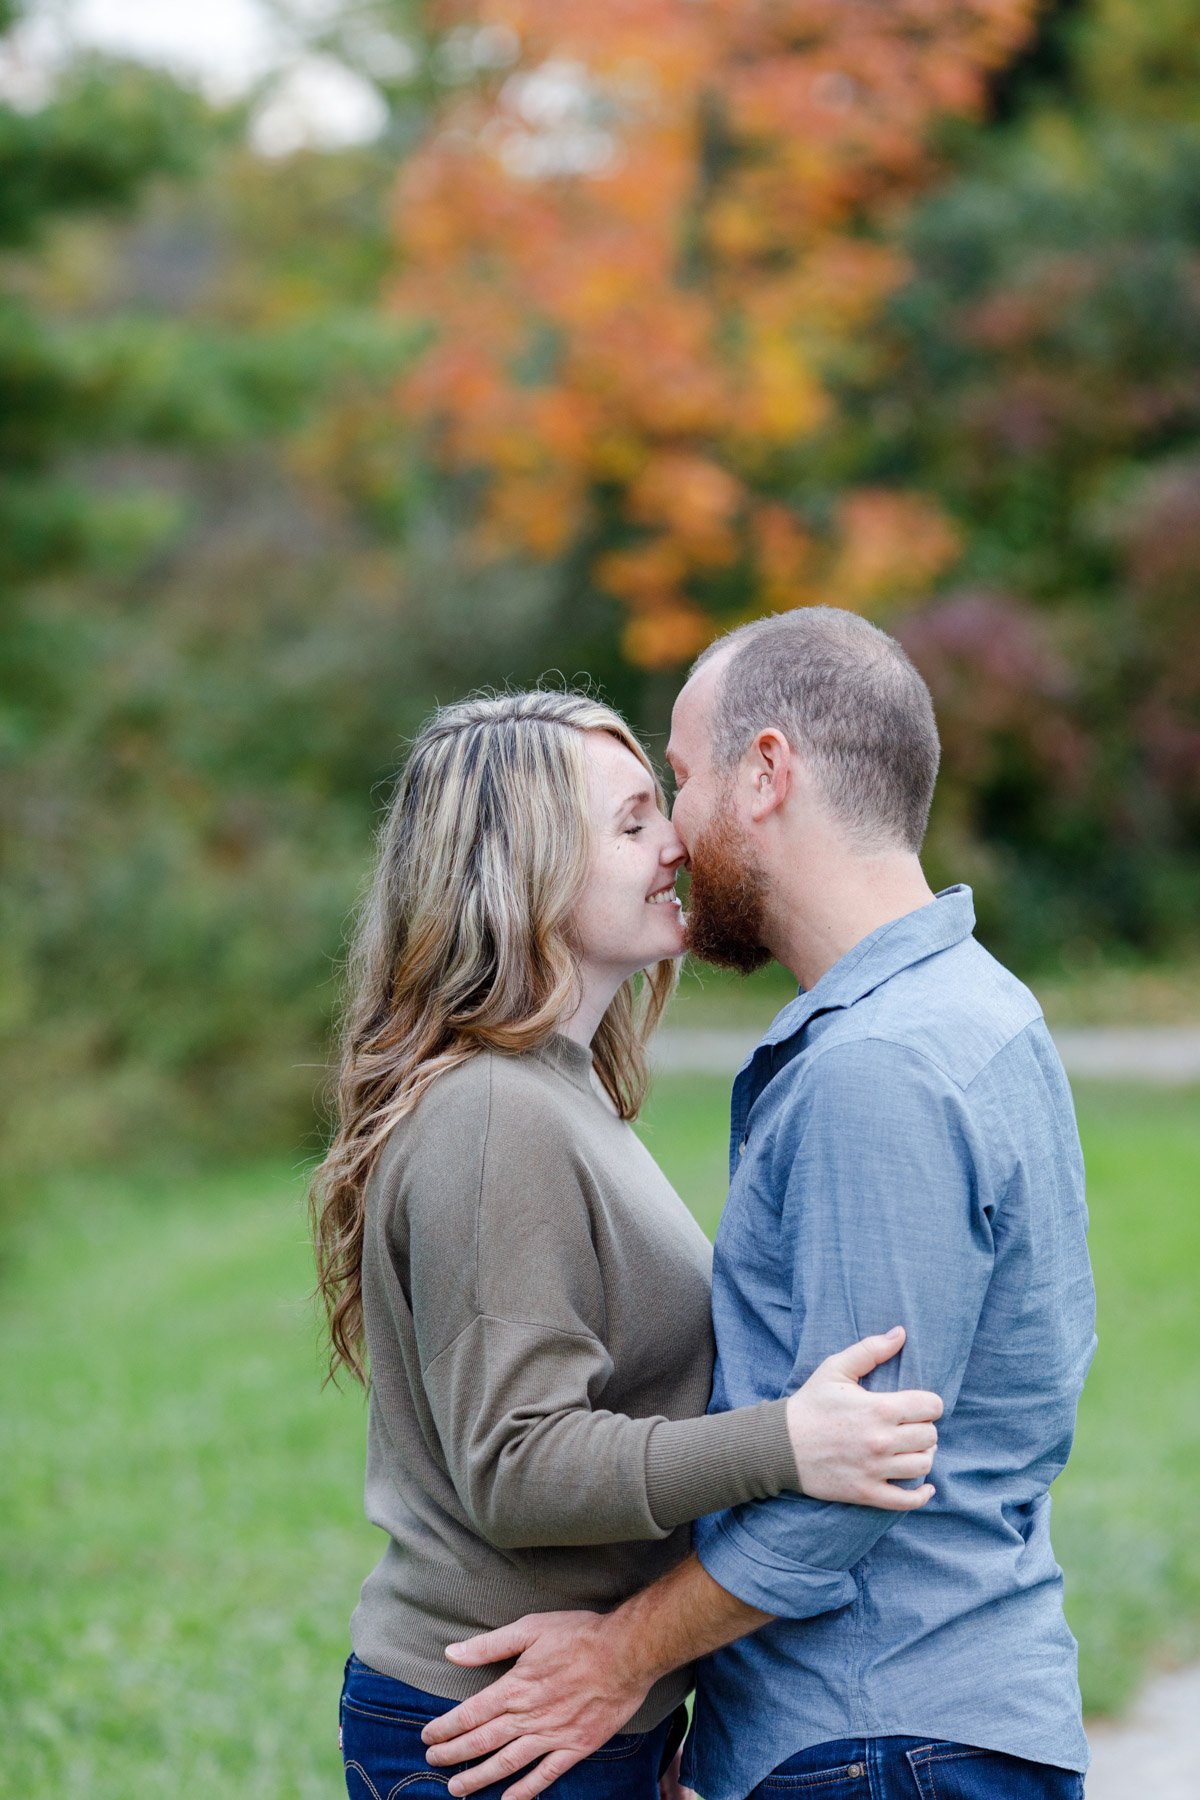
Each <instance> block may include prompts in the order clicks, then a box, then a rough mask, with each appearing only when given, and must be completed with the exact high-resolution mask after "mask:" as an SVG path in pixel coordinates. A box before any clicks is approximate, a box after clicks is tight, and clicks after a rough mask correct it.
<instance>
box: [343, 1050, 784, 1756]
mask: <svg viewBox="0 0 1200 1800" xmlns="http://www.w3.org/2000/svg"><path fill="white" fill-rule="evenodd" d="M710 1274H711V1253H710V1251H709V1246H708V1242H707V1240H706V1239H705V1237H704V1235H703V1233H702V1232H701V1231H700V1229H699V1227H698V1226H697V1225H696V1224H695V1222H694V1221H693V1219H692V1217H691V1215H690V1214H689V1213H688V1211H687V1209H686V1207H685V1206H684V1205H683V1202H682V1201H681V1200H680V1199H679V1197H678V1195H677V1194H676V1193H675V1192H674V1190H673V1189H672V1188H671V1186H670V1184H669V1183H668V1182H667V1180H666V1179H665V1177H664V1176H663V1174H662V1173H661V1171H660V1170H659V1168H658V1166H657V1164H656V1163H655V1162H654V1160H653V1158H652V1157H651V1156H650V1155H649V1153H648V1152H647V1151H646V1149H645V1148H644V1147H643V1145H642V1144H641V1142H640V1140H639V1139H638V1137H637V1136H636V1134H635V1133H634V1132H633V1131H632V1129H631V1128H630V1127H629V1126H628V1125H627V1124H625V1123H624V1122H623V1121H622V1120H620V1119H618V1118H617V1117H616V1115H615V1114H614V1112H613V1111H612V1109H611V1108H610V1107H609V1105H608V1104H607V1102H606V1101H605V1100H604V1099H603V1098H602V1097H601V1096H600V1094H599V1093H598V1092H597V1090H596V1088H595V1086H594V1085H593V1076H592V1061H591V1055H590V1052H588V1051H587V1050H585V1049H583V1048H582V1047H581V1046H579V1045H577V1044H575V1043H573V1042H571V1041H570V1040H569V1039H567V1038H564V1037H558V1036H556V1037H553V1038H551V1039H550V1040H549V1042H548V1043H547V1044H545V1045H544V1046H542V1047H541V1048H539V1049H538V1050H536V1051H533V1052H530V1053H529V1054H527V1055H523V1056H502V1055H497V1054H484V1055H480V1056H477V1057H475V1058H473V1059H472V1060H471V1061H469V1062H467V1063H465V1064H463V1065H461V1066H460V1067H459V1068H457V1069H453V1070H451V1071H450V1072H449V1073H448V1074H445V1075H442V1076H440V1077H439V1078H438V1079H437V1080H436V1081H435V1082H434V1084H433V1086H432V1087H431V1088H430V1089H429V1091H428V1092H427V1093H426V1094H425V1096H424V1097H423V1098H422V1099H421V1101H420V1102H419V1104H418V1105H417V1107H416V1108H415V1109H414V1111H413V1112H412V1113H411V1114H410V1115H409V1116H408V1117H407V1118H405V1119H403V1120H402V1121H401V1122H400V1123H399V1124H398V1125H397V1126H396V1128H395V1130H394V1132H393V1133H392V1136H391V1138H390V1139H389V1140H388V1143H387V1144H386V1146H385V1148H384V1150H383V1152H382V1154H381V1156H380V1159H379V1162H378V1164H377V1166H376V1168H375V1171H374V1174H373V1176H372V1178H371V1181H370V1184H369V1188H368V1193H367V1221H366V1237H365V1242H364V1245H363V1308H364V1312H365V1315H366V1333H367V1349H368V1354H369V1357H370V1364H371V1396H370V1409H369V1417H368V1432H367V1481H366V1508H367V1516H368V1517H369V1518H370V1519H371V1520H372V1521H373V1522H374V1523H375V1524H376V1525H379V1526H380V1527H381V1528H382V1529H383V1530H384V1531H386V1532H387V1534H388V1538H389V1543H388V1547H387V1550H386V1551H385V1553H384V1555H383V1558H382V1560H381V1561H380V1562H379V1564H378V1565H377V1566H376V1568H375V1569H374V1570H373V1571H372V1572H371V1574H370V1575H369V1576H368V1577H367V1580H366V1582H365V1583H364V1585H363V1590H362V1599H361V1601H360V1603H359V1606H358V1608H357V1610H356V1612H355V1614H354V1618H353V1621H352V1623H351V1637H352V1641H353V1644H354V1649H355V1652H356V1654H357V1655H358V1656H359V1657H361V1659H362V1660H363V1662H365V1663H368V1664H369V1665H370V1666H371V1667H372V1668H374V1669H378V1670H379V1671H380V1672H381V1673H382V1674H385V1675H392V1676H395V1677H397V1678H398V1679H399V1680H401V1681H406V1682H408V1683H409V1684H410V1685H411V1686H413V1687H419V1688H423V1689H425V1690H426V1691H427V1692H429V1693H434V1694H439V1695H442V1696H444V1697H446V1698H449V1699H465V1698H466V1697H467V1696H468V1695H469V1694H472V1693H475V1692H477V1691H478V1690H479V1689H480V1688H482V1687H485V1686H486V1685H487V1684H488V1682H489V1681H491V1680H493V1679H494V1678H495V1676H496V1675H497V1674H498V1673H499V1672H500V1669H499V1668H497V1667H493V1668H490V1669H483V1670H472V1669H459V1668H456V1667H455V1666H454V1665H453V1664H452V1663H449V1662H447V1661H446V1660H445V1657H444V1655H443V1652H444V1650H445V1648H446V1645H447V1644H450V1643H453V1642H455V1641H456V1640H457V1639H460V1638H464V1637H469V1636H470V1635H471V1634H472V1633H474V1632H477V1631H484V1630H490V1629H492V1628H493V1627H494V1626H497V1625H502V1624H506V1623H508V1622H509V1621H510V1620H512V1619H515V1618H517V1617H519V1616H520V1615H521V1614H522V1613H527V1612H546V1611H550V1610H552V1609H559V1608H572V1607H589V1608H594V1609H597V1610H601V1611H604V1610H608V1609H610V1608H611V1607H613V1606H616V1605H618V1604H619V1603H620V1601H622V1600H624V1599H625V1598H626V1597H627V1596H628V1595H630V1594H632V1593H634V1592H635V1591H636V1590H637V1589H638V1588H641V1587H645V1586H646V1585H647V1584H648V1583H649V1582H651V1581H654V1580H655V1579H656V1578H657V1577H658V1576H659V1575H662V1574H663V1573H664V1572H665V1571H666V1570H667V1569H669V1568H670V1567H672V1565H673V1564H675V1563H676V1562H678V1561H679V1560H680V1559H681V1558H682V1557H683V1556H684V1555H685V1554H686V1552H687V1550H688V1547H689V1532H688V1530H687V1525H688V1522H689V1521H690V1520H692V1519H695V1518H698V1517H699V1516H700V1515H701V1514H702V1513H707V1512H714V1511H717V1510H719V1509H721V1508H723V1507H727V1506H733V1505H736V1504H738V1503H739V1502H741V1501H744V1500H752V1499H757V1498H763V1497H767V1496H770V1495H773V1494H777V1493H780V1492H781V1491H783V1490H784V1489H785V1488H797V1487H798V1486H799V1481H798V1478H797V1473H796V1464H795V1459H794V1457H793V1454H792V1450H791V1445H790V1442H789V1439H788V1434H787V1420H786V1414H785V1407H786V1402H785V1401H784V1400H773V1401H768V1402H764V1403H763V1404H761V1405H759V1406H753V1407H746V1408H744V1409H742V1410H740V1411H737V1412H728V1413H720V1414H714V1415H712V1416H705V1415H704V1409H705V1406H706V1405H707V1403H708V1397H709V1387H710V1383H711V1379H712V1361H713V1341H712V1325H711V1319H710V1312H709V1284H710ZM502 1666H503V1665H501V1667H502ZM688 1685H689V1678H688V1673H687V1671H686V1670H680V1671H677V1672H676V1673H675V1674H673V1675H670V1676H667V1677H666V1678H664V1680H662V1681H660V1682H659V1683H658V1684H657V1685H656V1686H655V1687H654V1688H653V1689H652V1690H651V1692H650V1695H649V1696H648V1698H647V1700H646V1703H645V1705H644V1706H643V1707H642V1709H641V1711H640V1712H639V1713H638V1714H637V1715H636V1716H635V1719H634V1720H633V1721H632V1722H631V1728H632V1729H633V1730H644V1729H647V1728H648V1727H649V1726H650V1725H653V1724H656V1723H657V1722H658V1721H659V1720H660V1719H662V1718H664V1717H665V1716H666V1714H667V1713H668V1712H669V1711H670V1710H671V1709H672V1707H674V1706H675V1705H677V1704H678V1702H679V1700H680V1699H681V1698H682V1697H683V1695H684V1693H685V1692H686V1690H687V1687H688Z"/></svg>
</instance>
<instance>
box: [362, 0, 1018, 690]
mask: <svg viewBox="0 0 1200 1800" xmlns="http://www.w3.org/2000/svg"><path fill="white" fill-rule="evenodd" d="M1034 10H1035V0H889V4H888V5H886V6H882V5H880V4H879V0H703V3H702V4H701V3H699V0H604V4H602V5H598V4H596V0H439V4H438V5H437V7H436V10H435V12H434V18H435V22H436V24H437V27H438V28H439V29H444V30H445V31H447V32H450V33H453V34H454V43H455V44H456V45H457V46H458V47H459V49H461V48H462V46H463V44H464V43H465V44H466V45H467V48H468V51H470V54H471V56H473V58H474V60H473V62H472V64H471V66H472V69H473V71H474V72H473V74H472V77H471V79H470V80H469V81H466V82H464V83H463V85H461V86H459V87H457V88H456V89H454V90H452V92H451V93H450V94H449V96H448V98H447V100H446V102H445V104H444V106H443V107H442V108H441V109H440V111H439V113H438V115H437V117H436V118H435V120H434V122H433V125H432V127H431V129H430V132H429V134H428V136H427V138H426V140H425V142H424V143H423V144H422V145H420V146H419V147H418V149H417V150H416V152H415V154H414V155H413V156H412V157H411V158H410V159H409V162H408V164H407V166H406V169H405V172H404V177H403V180H402V182H401V184H400V186H399V191H398V208H397V217H398V232H399V237H400V243H401V249H402V253H403V258H404V262H403V266H402V269H401V273H400V276H399V279H398V281H397V284H396V288H395V303H396V305H397V306H399V307H402V308H404V309H405V310H406V311H408V312H410V313H411V314H414V315H416V316H423V317H425V318H427V319H429V320H430V322H431V324H432V326H433V328H434V337H433V342H432V343H431V346H430V348H429V350H428V352H427V353H426V355H425V356H424V358H423V359H422V362H421V364H420V366H419V367H418V368H417V369H416V371H415V372H414V373H413V375H412V377H411V378H410V379H409V380H408V381H407V382H406V383H405V386H404V389H403V391H402V394H401V403H402V404H403V405H404V406H405V408H406V409H407V410H408V411H409V413H410V416H411V417H412V418H413V419H415V420H416V421H417V422H419V423H420V422H423V423H425V424H426V425H427V426H428V427H430V428H431V430H432V432H433V435H434V438H435V441H436V444H437V446H438V450H439V452H440V454H441V455H442V457H443V459H444V460H445V461H446V462H447V463H449V464H450V465H451V466H453V467H457V468H461V469H464V470H470V471H472V472H474V473H479V474H482V475H483V476H484V477H486V480H485V483H484V493H485V496H486V498H485V500H484V501H483V503H482V505H483V515H484V518H483V523H484V541H485V542H486V543H487V544H488V546H489V547H490V549H491V551H492V552H493V553H494V554H496V555H512V554H527V555H533V556H536V557H548V556H558V555H560V554H561V553H562V551H563V550H564V549H565V547H566V546H567V545H569V544H570V543H571V542H573V541H578V535H579V533H580V531H581V530H582V529H583V527H584V525H585V522H587V521H589V520H592V519H593V518H594V516H595V515H594V513H593V510H592V497H593V495H594V494H595V493H596V491H597V489H602V490H603V495H604V507H605V513H606V516H611V515H612V514H613V513H614V512H615V533H614V535H615V537H616V538H617V540H618V542H620V543H621V544H622V547H621V548H619V549H611V548H610V549H609V550H608V551H607V552H604V551H602V552H601V553H600V554H599V556H598V559H597V562H596V565H595V567H594V570H593V574H594V577H595V579H596V580H597V581H598V582H599V583H601V584H602V585H603V586H605V587H606V588H607V589H608V590H609V591H610V592H611V593H613V594H615V595H616V596H618V597H619V598H620V600H621V601H622V603H623V605H624V606H625V607H626V608H627V609H628V612H629V615H630V623H629V626H628V629H627V631H626V634H625V639H624V643H625V650H626V654H627V655H629V656H630V657H632V658H633V659H634V660H635V661H637V662H638V663H640V664H642V665H644V666H646V667H654V668H658V667H668V666H671V665H672V664H673V663H674V662H677V661H680V660H683V659H685V658H686V657H688V656H690V655H692V654H694V652H695V650H696V649H698V648H699V647H700V645H701V644H702V643H703V641H704V639H705V634H706V633H708V632H709V631H711V629H712V627H711V625H710V624H709V622H708V620H707V618H706V615H705V614H704V612H703V610H702V608H701V606H700V604H699V602H698V598H697V596H698V595H699V594H701V593H703V592H705V591H706V589H705V583H706V582H707V583H709V585H710V587H711V585H712V578H713V576H714V575H716V574H720V573H721V572H722V571H724V572H725V576H724V580H725V587H724V588H723V589H722V592H725V591H726V590H727V588H728V586H729V584H730V583H731V582H732V581H733V580H734V576H733V573H732V572H733V571H735V570H738V569H739V568H740V567H741V566H742V565H743V564H744V566H745V568H746V571H747V595H746V599H747V602H748V603H749V602H750V601H751V600H752V599H753V600H755V601H756V602H757V603H759V604H762V605H764V606H770V607H780V606H789V605H795V604H803V603H806V602H807V601H811V600H812V599H814V598H816V597H818V596H820V597H827V598H833V599H838V600H840V602H841V603H842V604H845V605H850V606H859V605H861V606H863V607H864V608H870V607H874V606H879V605H884V604H886V603H887V601H888V599H889V598H890V597H891V596H893V595H894V594H897V593H900V592H903V591H911V590H912V589H913V588H915V587H920V586H924V585H927V584H928V583H929V582H931V581H933V580H935V579H937V577H938V576H939V575H940V574H941V573H942V572H944V571H945V569H946V568H948V566H949V565H950V563H951V562H952V561H953V559H954V557H955V555H956V554H957V540H956V538H955V535H954V532H953V529H952V527H951V526H950V525H949V523H948V522H947V521H946V520H945V519H944V518H943V517H942V516H941V515H940V514H939V513H937V512H936V510H935V509H934V508H932V507H931V506H930V505H929V504H928V503H926V502H924V501H922V500H920V499H919V498H918V497H916V496H912V495H899V494H889V493H883V492H868V493H865V494H857V495H853V496H850V497H849V498H847V499H846V500H845V502H844V504H843V506H842V508H841V510H840V513H839V516H838V520H837V530H836V532H835V534H834V543H833V545H832V547H831V548H829V549H827V550H826V551H824V552H822V553H821V554H818V553H817V551H816V550H815V548H814V546H813V544H812V542H811V541H810V539H809V537H808V534H807V533H806V531H805V529H804V527H803V526H802V525H801V524H800V522H799V521H798V520H797V519H796V517H795V516H794V514H793V513H792V512H791V511H790V510H789V509H788V508H786V507H783V506H779V505H776V504H775V503H773V502H765V503H764V502H762V501H761V500H759V499H757V498H756V496H755V495H754V493H753V491H752V490H753V484H754V481H755V479H757V478H758V475H759V472H763V473H765V472H768V471H770V472H771V473H772V479H774V478H775V472H776V471H777V470H778V469H779V468H780V466H781V465H784V459H786V457H787V455H788V453H789V452H790V450H791V448H792V447H793V446H796V445H800V444H802V443H803V442H804V440H805V439H806V438H809V437H811V436H812V434H813V433H814V432H816V431H818V430H819V429H821V428H823V427H824V426H826V425H827V423H828V420H829V414H830V409H831V404H832V402H831V400H830V396H829V393H828V391H827V387H826V379H825V370H826V368H827V367H828V366H829V363H830V360H831V359H832V358H837V357H840V356H841V355H842V354H843V353H844V350H845V348H846V347H847V346H852V345H853V344H854V343H855V341H856V340H857V338H858V336H859V335H860V334H861V333H862V331H863V329H864V327H865V326H866V325H867V324H868V323H869V321H870V319H871V316H872V314H873V313H874V311H875V310H876V309H877V307H878V306H879V304H880V302H881V300H882V299H883V298H884V297H885V296H886V294H887V293H888V292H890V291H891V289H892V288H893V287H894V286H895V284H896V283H897V282H898V281H900V280H901V279H902V278H903V274H904V265H903V263H902V261H901V260H900V259H899V258H898V257H897V256H896V255H895V254H894V253H893V252H892V251H890V250H889V249H887V248H885V247H884V246H882V245H881V244H879V243H877V242H873V241H872V239H871V233H870V224H871V221H872V220H873V219H878V218H881V217H883V216H884V215H885V214H886V213H890V211H891V210H893V209H894V207H895V204H896V202H897V200H898V199H902V198H903V197H904V196H906V195H907V194H909V193H911V192H913V191H914V190H915V188H916V187H917V186H918V185H919V184H920V182H921V181H922V180H924V178H925V176H926V174H927V172H928V168H929V159H928V154H927V150H926V146H925V136H926V133H927V128H928V127H929V125H930V124H931V123H932V122H933V121H934V120H935V119H936V118H937V117H938V116H939V115H940V114H942V113H944V112H946V111H948V110H958V111H970V110H971V109H972V108H974V107H975V106H976V105H977V103H978V100H979V96H980V94H981V93H982V91H983V88H984V81H985V77H986V75H987V72H988V71H989V70H991V69H992V68H994V67H996V66H997V65H998V64H999V63H1000V62H1001V61H1002V60H1003V59H1004V57H1005V56H1006V55H1008V54H1010V53H1011V51H1012V49H1013V48H1015V46H1016V45H1017V43H1018V42H1019V41H1020V38H1021V36H1022V34H1023V33H1024V32H1025V31H1026V30H1027V29H1028V25H1029V21H1030V19H1031V17H1032V16H1033V12H1034ZM481 33H482V34H483V35H482V37H481V36H480V34H481ZM489 33H490V34H491V36H490V37H489V36H488V34H489ZM463 34H466V35H465V37H464V35H463ZM472 34H474V36H472ZM497 34H498V36H497ZM501 40H502V42H503V45H504V46H505V54H504V55H503V56H502V57H501V56H494V55H493V54H492V49H493V48H494V47H495V44H497V43H500V42H501ZM472 45H474V46H475V49H474V50H471V46H472ZM489 46H492V48H489ZM476 52H478V54H476ZM864 227H866V228H865V229H864ZM751 584H753V586H752V585H751ZM723 604H725V602H724V601H723Z"/></svg>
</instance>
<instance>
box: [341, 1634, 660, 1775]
mask: <svg viewBox="0 0 1200 1800" xmlns="http://www.w3.org/2000/svg"><path fill="white" fill-rule="evenodd" d="M457 1704H458V1702H457V1701H456V1700H443V1699H442V1698H441V1697H440V1696H439V1695H437V1694H426V1693H424V1692H422V1690H421V1689H420V1688H414V1687H409V1686H408V1685H407V1683H405V1682H403V1681H394V1680H393V1679H392V1678H391V1676H390V1675H380V1674H377V1673H376V1671H375V1670H374V1669H370V1668H368V1667H367V1665H366V1663H363V1662H360V1661H359V1660H358V1658H357V1656H352V1657H351V1658H350V1660H349V1661H348V1662H347V1664H346V1679H345V1681H344V1683H343V1685H342V1704H341V1714H340V1718H341V1743H342V1761H343V1762H344V1763H345V1765H346V1790H347V1793H348V1794H349V1796H350V1800H426V1796H430V1795H435V1796H436V1797H437V1800H446V1788H447V1783H448V1782H449V1780H450V1777H451V1775H453V1774H454V1773H455V1770H454V1768H453V1766H451V1767H443V1768H439V1769H432V1768H430V1766H429V1764H428V1763H427V1762H426V1760H425V1745H424V1744H423V1743H422V1742H421V1732H422V1730H423V1728H424V1727H425V1726H426V1725H428V1723H429V1721H430V1719H436V1718H438V1717H439V1715H440V1714H442V1713H446V1712H449V1711H450V1710H451V1709H452V1708H453V1707H455V1706H457ZM685 1723H686V1721H685V1719H684V1718H683V1709H682V1708H680V1711H679V1713H678V1714H676V1716H675V1718H674V1719H665V1720H664V1721H663V1723H662V1724H661V1725H657V1726H656V1727H655V1728H654V1730H653V1731H641V1732H624V1733H622V1734H621V1735H620V1736H618V1737H614V1738H609V1740H608V1742H607V1744H604V1745H602V1746H601V1748H600V1749H599V1750H597V1751H595V1752H594V1753H593V1755H591V1756H588V1757H585V1758H584V1760H583V1761H582V1762H580V1763H576V1765H575V1767H574V1768H573V1769H568V1770H567V1773H566V1774H565V1775H564V1776H562V1777H561V1779H560V1780H558V1781H556V1782H553V1783H552V1784H551V1786H550V1787H548V1788H547V1789H546V1792H547V1793H548V1794H551V1795H553V1796H554V1800H658V1777H659V1771H660V1769H661V1767H662V1765H663V1762H664V1760H665V1759H666V1758H667V1752H668V1749H670V1754H671V1755H672V1756H673V1755H674V1753H675V1748H676V1747H677V1746H678V1744H679V1742H680V1740H681V1739H682V1737H683V1731H684V1725H685ZM460 1766H465V1765H460ZM517 1779H518V1777H517V1776H515V1775H511V1776H509V1778H508V1780H507V1781H501V1782H496V1783H493V1784H492V1785H491V1786H490V1787H486V1788H482V1789H481V1790H480V1792H479V1794H478V1795H477V1796H475V1800H500V1795H501V1794H502V1793H503V1792H504V1790H505V1788H507V1787H511V1786H512V1785H513V1783H514V1782H515V1781H516V1780H517Z"/></svg>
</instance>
